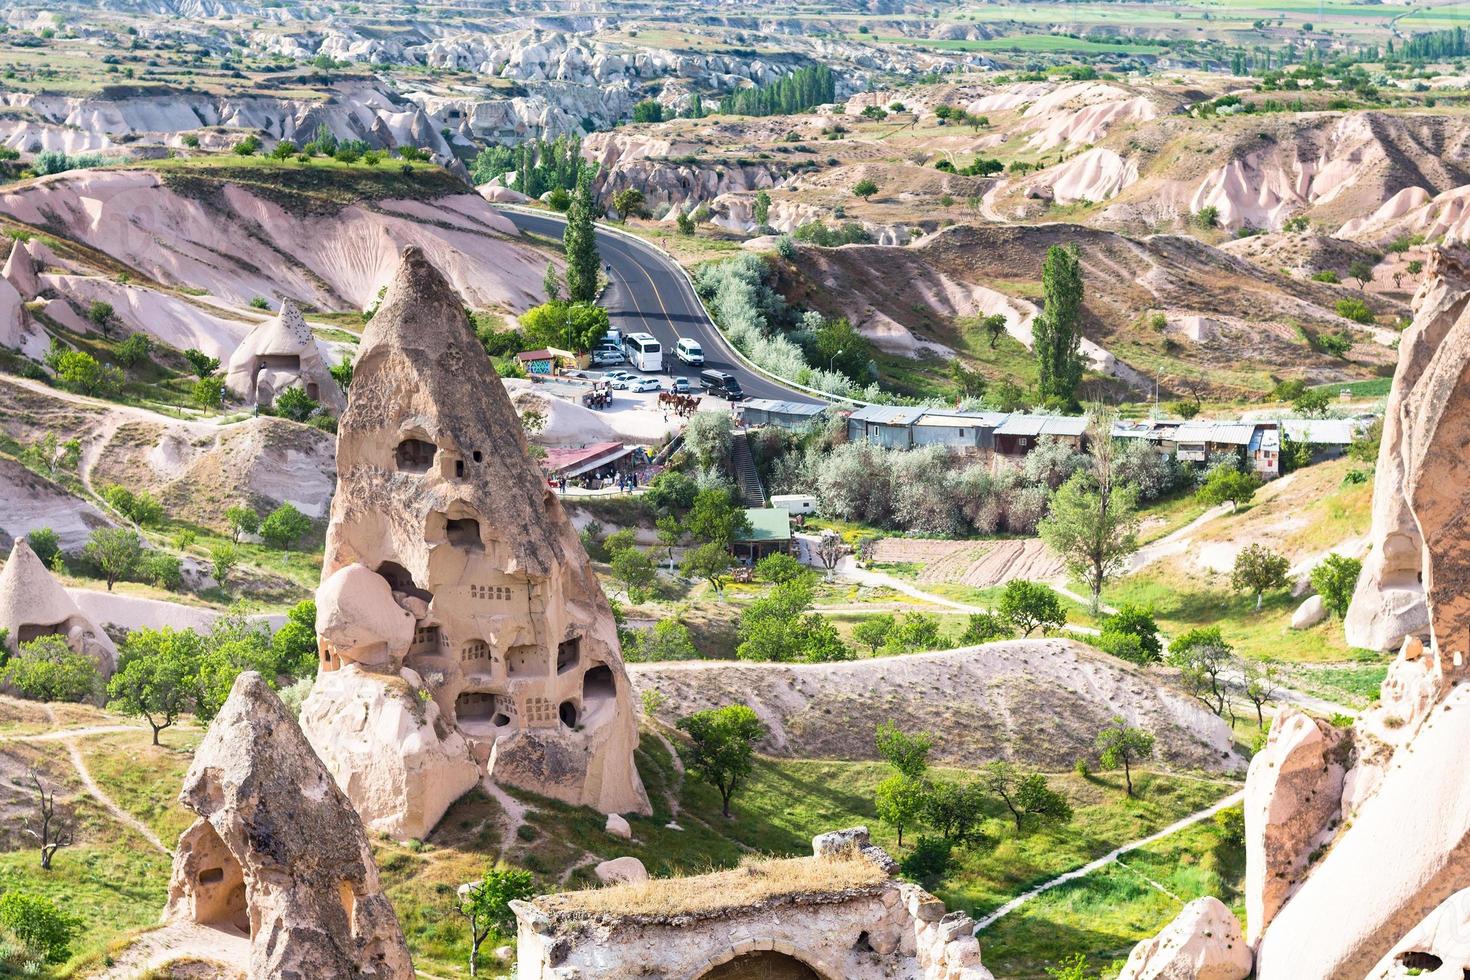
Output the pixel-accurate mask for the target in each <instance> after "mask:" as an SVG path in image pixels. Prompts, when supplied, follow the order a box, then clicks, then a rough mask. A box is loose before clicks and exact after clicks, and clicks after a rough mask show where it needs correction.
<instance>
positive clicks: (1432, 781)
mask: <svg viewBox="0 0 1470 980" xmlns="http://www.w3.org/2000/svg"><path fill="white" fill-rule="evenodd" d="M1466 744H1470V687H1465V686H1459V687H1455V688H1453V689H1452V690H1451V691H1450V692H1449V693H1448V694H1446V695H1445V698H1444V700H1443V701H1441V702H1440V704H1439V705H1438V706H1437V707H1436V708H1435V709H1434V710H1433V711H1432V712H1431V713H1430V716H1429V717H1428V718H1427V719H1425V721H1424V724H1423V725H1422V726H1421V727H1420V729H1419V731H1418V733H1417V734H1416V735H1415V736H1414V738H1413V739H1412V740H1411V741H1410V742H1409V743H1408V745H1406V746H1404V747H1403V748H1401V749H1400V750H1399V751H1398V752H1397V753H1396V754H1395V756H1394V760H1393V765H1392V766H1390V767H1388V769H1387V771H1386V772H1385V774H1384V775H1383V779H1382V783H1381V785H1380V786H1379V788H1378V791H1377V792H1376V793H1373V794H1372V795H1371V796H1370V797H1368V799H1367V800H1366V801H1365V802H1364V803H1363V804H1362V805H1361V807H1360V808H1359V809H1358V812H1357V814H1356V816H1354V818H1353V822H1352V826H1351V827H1350V828H1349V829H1348V830H1347V831H1346V832H1344V833H1342V834H1340V835H1338V837H1337V839H1336V840H1335V841H1333V843H1332V847H1331V848H1330V849H1329V850H1328V851H1327V853H1326V854H1325V856H1323V857H1322V858H1320V859H1319V860H1318V861H1317V862H1316V863H1315V865H1314V867H1313V870H1312V873H1311V874H1310V875H1309V876H1308V877H1307V878H1306V880H1305V881H1304V882H1302V884H1301V885H1300V886H1299V887H1298V888H1297V890H1296V892H1295V893H1294V894H1293V895H1292V896H1291V897H1290V898H1289V899H1288V900H1287V902H1286V904H1285V905H1283V906H1282V907H1281V910H1280V911H1279V912H1277V913H1276V917H1275V918H1274V919H1273V920H1272V921H1271V923H1270V925H1269V926H1268V927H1267V929H1266V931H1265V934H1264V935H1263V936H1262V937H1261V940H1260V943H1259V945H1258V946H1257V948H1256V977H1257V980H1329V978H1333V980H1338V978H1342V977H1362V976H1366V975H1367V974H1368V972H1369V971H1370V970H1371V969H1373V967H1374V965H1375V964H1377V963H1378V962H1379V961H1380V960H1381V959H1382V958H1383V957H1384V956H1385V955H1386V954H1387V953H1388V952H1389V951H1390V950H1391V949H1392V948H1393V946H1394V944H1396V943H1397V942H1398V941H1399V940H1400V939H1401V938H1403V937H1404V936H1405V935H1406V934H1407V933H1408V932H1409V930H1411V929H1413V928H1414V926H1415V924H1416V923H1418V922H1420V921H1421V920H1423V919H1424V917H1425V916H1427V915H1429V913H1430V912H1431V911H1433V910H1434V908H1435V907H1436V906H1437V905H1439V904H1440V903H1441V902H1443V901H1445V900H1446V899H1447V898H1449V897H1450V896H1451V895H1453V894H1454V893H1455V892H1457V891H1460V890H1462V889H1465V888H1470V783H1467V781H1466V780H1465V779H1463V778H1461V776H1460V772H1461V770H1462V769H1463V763H1464V747H1465V745H1466Z"/></svg>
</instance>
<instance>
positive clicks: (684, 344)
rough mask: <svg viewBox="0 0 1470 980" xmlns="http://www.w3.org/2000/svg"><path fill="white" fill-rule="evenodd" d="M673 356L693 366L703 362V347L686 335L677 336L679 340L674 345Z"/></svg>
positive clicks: (700, 364) (698, 365)
mask: <svg viewBox="0 0 1470 980" xmlns="http://www.w3.org/2000/svg"><path fill="white" fill-rule="evenodd" d="M674 356H675V357H677V358H678V359H679V360H681V361H683V362H684V363H685V364H689V365H692V366H694V367H700V366H702V365H703V364H704V348H703V347H701V346H699V341H697V340H691V339H690V338H688V337H680V338H679V342H678V343H677V344H675V345H674Z"/></svg>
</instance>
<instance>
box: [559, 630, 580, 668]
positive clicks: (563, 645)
mask: <svg viewBox="0 0 1470 980" xmlns="http://www.w3.org/2000/svg"><path fill="white" fill-rule="evenodd" d="M581 660H582V638H581V637H580V636H574V637H572V638H571V639H570V640H562V641H561V642H560V643H558V644H557V645H556V672H557V673H558V674H565V673H566V672H567V671H569V670H571V669H572V668H573V667H575V666H577V664H578V663H580V662H581Z"/></svg>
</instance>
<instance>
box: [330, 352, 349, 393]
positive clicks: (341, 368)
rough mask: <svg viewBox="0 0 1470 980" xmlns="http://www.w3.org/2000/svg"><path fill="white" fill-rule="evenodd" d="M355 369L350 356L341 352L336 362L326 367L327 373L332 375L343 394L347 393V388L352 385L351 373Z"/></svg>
mask: <svg viewBox="0 0 1470 980" xmlns="http://www.w3.org/2000/svg"><path fill="white" fill-rule="evenodd" d="M355 370H356V368H355V367H354V366H353V363H352V358H351V357H349V356H348V355H346V354H343V355H342V357H341V359H340V360H339V361H337V363H336V364H334V365H332V366H331V367H329V368H327V371H328V373H330V374H331V375H332V380H333V381H335V382H337V388H338V390H339V391H341V392H342V394H344V395H345V394H347V389H348V388H351V387H352V374H353V372H354V371H355Z"/></svg>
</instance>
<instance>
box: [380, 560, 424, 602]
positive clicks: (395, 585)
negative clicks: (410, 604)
mask: <svg viewBox="0 0 1470 980" xmlns="http://www.w3.org/2000/svg"><path fill="white" fill-rule="evenodd" d="M377 573H378V574H379V575H381V576H383V578H385V579H387V580H388V587H389V588H390V589H392V590H393V591H394V592H402V593H403V594H404V595H411V596H413V597H414V598H416V599H422V600H424V601H425V602H429V601H430V600H432V599H433V598H434V594H433V593H432V592H429V591H427V590H425V589H421V588H419V587H418V586H417V585H415V584H414V581H413V576H412V575H410V574H408V569H406V568H404V567H403V566H402V565H400V564H398V563H397V562H396V561H385V562H383V563H382V564H381V565H379V566H378V567H377Z"/></svg>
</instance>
